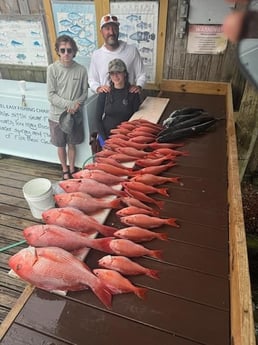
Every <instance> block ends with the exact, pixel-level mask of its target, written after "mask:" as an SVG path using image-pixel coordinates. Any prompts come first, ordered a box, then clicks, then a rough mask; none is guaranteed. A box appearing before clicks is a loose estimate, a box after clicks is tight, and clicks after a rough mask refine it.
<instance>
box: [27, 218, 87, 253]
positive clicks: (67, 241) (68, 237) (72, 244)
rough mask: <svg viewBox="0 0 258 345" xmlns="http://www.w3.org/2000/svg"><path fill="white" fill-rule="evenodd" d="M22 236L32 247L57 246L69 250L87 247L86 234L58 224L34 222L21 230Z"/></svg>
mask: <svg viewBox="0 0 258 345" xmlns="http://www.w3.org/2000/svg"><path fill="white" fill-rule="evenodd" d="M23 235H24V238H25V239H26V241H27V243H28V244H29V245H31V246H33V247H59V248H63V249H65V250H68V251H69V252H71V251H73V250H77V249H80V248H85V247H87V244H88V241H87V239H88V236H89V235H88V234H87V233H83V232H75V231H72V230H68V229H66V228H64V227H62V226H59V225H53V224H35V225H32V226H28V227H27V228H25V229H24V230H23Z"/></svg>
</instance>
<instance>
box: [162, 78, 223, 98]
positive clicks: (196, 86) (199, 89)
mask: <svg viewBox="0 0 258 345" xmlns="http://www.w3.org/2000/svg"><path fill="white" fill-rule="evenodd" d="M160 89H161V90H163V91H171V92H185V93H198V94H204V95H225V94H226V92H227V83H217V82H201V81H200V82H198V81H193V80H183V81H182V80H174V79H173V80H171V79H163V80H162V82H161V84H160Z"/></svg>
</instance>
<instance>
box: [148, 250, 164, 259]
mask: <svg viewBox="0 0 258 345" xmlns="http://www.w3.org/2000/svg"><path fill="white" fill-rule="evenodd" d="M162 253H163V252H162V250H151V253H150V256H152V257H153V258H156V259H161V258H162Z"/></svg>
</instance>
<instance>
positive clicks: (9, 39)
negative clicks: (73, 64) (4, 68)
mask: <svg viewBox="0 0 258 345" xmlns="http://www.w3.org/2000/svg"><path fill="white" fill-rule="evenodd" d="M0 64H11V65H22V66H42V67H46V66H47V65H48V55H47V49H46V45H45V36H44V31H43V25H42V21H41V19H31V17H30V18H28V19H15V18H13V17H10V18H3V19H2V18H0Z"/></svg>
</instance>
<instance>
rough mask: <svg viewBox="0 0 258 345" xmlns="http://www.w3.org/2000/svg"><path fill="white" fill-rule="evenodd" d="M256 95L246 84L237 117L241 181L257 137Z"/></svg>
mask: <svg viewBox="0 0 258 345" xmlns="http://www.w3.org/2000/svg"><path fill="white" fill-rule="evenodd" d="M257 113H258V97H257V90H256V89H254V87H252V86H251V85H250V84H249V83H247V84H246V88H245V91H244V95H243V98H242V102H241V107H240V109H239V113H238V117H237V121H236V124H237V139H238V151H239V174H240V180H241V181H242V179H243V177H244V174H245V171H246V168H247V165H248V162H249V160H250V158H251V156H252V153H253V151H254V148H255V144H256V141H257V138H258V126H257V124H258V120H257V119H258V116H257Z"/></svg>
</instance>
